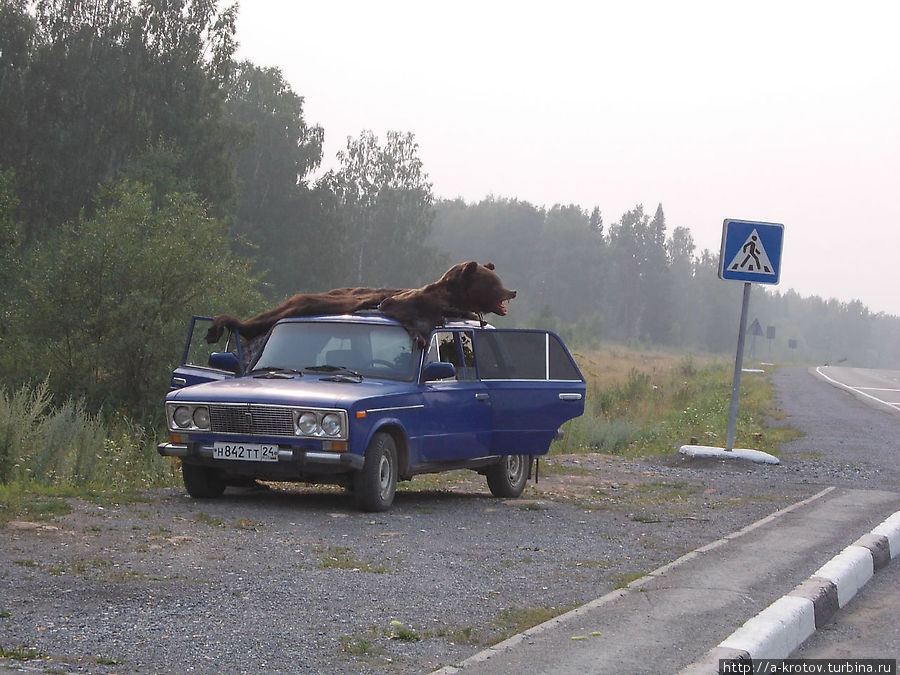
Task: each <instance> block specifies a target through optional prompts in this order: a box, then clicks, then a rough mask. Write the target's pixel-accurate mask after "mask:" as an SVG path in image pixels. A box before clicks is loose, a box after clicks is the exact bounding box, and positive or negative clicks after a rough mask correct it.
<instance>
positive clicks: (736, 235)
mask: <svg viewBox="0 0 900 675" xmlns="http://www.w3.org/2000/svg"><path fill="white" fill-rule="evenodd" d="M783 240H784V225H781V224H779V223H760V222H755V221H752V220H734V219H731V218H729V219H727V220H726V221H725V222H724V223H723V224H722V250H721V252H720V253H719V278H721V279H730V280H733V281H752V282H754V283H757V284H777V283H778V281H779V279H780V277H781V244H782V242H783Z"/></svg>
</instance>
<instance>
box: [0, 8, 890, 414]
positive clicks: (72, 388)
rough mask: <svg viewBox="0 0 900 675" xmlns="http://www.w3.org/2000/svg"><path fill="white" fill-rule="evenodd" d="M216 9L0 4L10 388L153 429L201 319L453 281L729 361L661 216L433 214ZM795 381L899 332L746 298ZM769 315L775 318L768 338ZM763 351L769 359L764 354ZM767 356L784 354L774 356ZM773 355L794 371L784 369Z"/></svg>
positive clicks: (404, 154) (691, 267)
mask: <svg viewBox="0 0 900 675" xmlns="http://www.w3.org/2000/svg"><path fill="white" fill-rule="evenodd" d="M237 11H238V10H237V7H236V6H234V5H232V6H222V5H220V3H218V2H216V0H139V1H137V2H133V1H132V0H106V1H105V2H102V3H100V2H96V0H37V1H36V2H27V1H26V0H2V1H0V313H2V314H0V375H2V378H3V382H4V383H5V384H6V385H7V386H11V387H15V386H19V385H22V384H26V383H34V382H35V381H42V380H47V381H48V383H49V386H50V388H51V390H52V391H54V392H56V394H57V395H58V396H59V397H69V396H71V397H75V398H79V399H84V400H85V401H87V402H88V404H89V405H90V406H91V407H92V409H105V410H107V411H122V412H125V413H127V414H129V415H133V416H141V415H145V414H150V415H152V414H156V411H157V409H158V408H159V401H160V399H161V397H162V394H163V392H164V391H165V389H166V382H167V379H168V372H169V370H170V368H171V365H172V361H173V360H174V359H176V358H177V356H178V354H179V352H180V348H179V345H180V344H181V342H182V340H183V337H184V336H183V333H184V329H185V326H186V324H187V321H188V319H189V316H190V315H191V314H194V313H196V314H215V313H220V312H228V313H232V314H237V315H250V314H252V313H256V312H258V311H260V310H261V309H263V308H265V307H267V306H268V305H270V304H271V303H273V302H277V301H280V300H281V299H283V298H284V297H286V296H288V295H291V294H293V293H296V292H301V291H305V292H316V291H322V290H327V289H329V288H335V287H341V286H355V285H365V286H392V287H414V286H419V285H422V284H424V283H426V282H428V281H431V280H433V279H435V278H436V277H437V276H439V275H440V274H441V273H442V272H443V271H444V270H445V269H446V268H447V267H449V266H450V264H452V263H454V262H458V261H461V260H470V259H474V260H479V261H481V262H487V261H489V260H490V261H493V262H495V263H496V264H497V266H498V271H499V272H500V274H501V276H502V277H503V279H504V281H505V282H506V283H507V285H508V286H511V287H516V288H518V290H519V299H517V300H516V301H515V303H514V305H513V312H512V315H511V317H509V318H508V319H506V320H500V322H502V321H507V322H509V321H514V322H517V323H521V324H526V323H531V324H540V325H548V326H550V327H555V328H557V329H558V330H559V331H560V332H563V333H564V334H566V336H567V337H569V338H570V339H573V340H575V341H583V342H589V341H594V340H604V341H632V342H640V343H643V344H648V345H649V344H652V345H668V346H672V347H679V348H691V349H704V350H711V351H716V352H718V351H727V350H730V349H733V345H734V337H735V335H736V328H737V327H736V321H737V318H736V316H737V312H738V311H739V288H737V287H738V286H739V285H737V284H728V283H725V282H720V281H719V280H718V279H716V274H715V270H716V266H717V260H716V256H715V255H713V254H712V253H710V252H709V251H699V252H698V251H696V250H695V246H694V243H693V240H692V238H691V234H690V231H689V230H688V229H687V228H685V227H675V228H674V229H672V230H671V232H670V231H669V228H668V227H667V223H666V220H665V214H664V211H663V208H662V206H659V207H658V208H657V209H656V211H655V213H654V214H653V215H650V214H649V213H645V212H644V210H643V207H642V206H640V205H637V206H635V208H634V209H632V210H631V211H629V212H627V213H626V214H623V215H622V216H621V217H620V218H619V219H618V220H617V221H615V222H612V223H609V224H608V225H607V224H605V223H604V221H603V218H602V215H601V212H600V210H599V208H598V207H594V208H593V209H591V210H587V209H583V208H582V207H580V206H577V205H569V206H562V205H555V206H553V207H551V208H545V207H541V206H535V205H532V204H529V203H528V202H524V201H520V200H516V199H507V198H486V199H484V200H482V201H481V202H477V203H466V202H464V201H462V200H459V199H457V200H442V199H438V198H436V197H435V195H434V189H433V185H432V183H431V182H430V179H429V177H428V173H427V171H426V167H425V166H424V165H423V163H422V161H421V159H420V158H419V154H418V147H417V144H416V141H415V137H414V135H413V134H412V133H409V132H399V131H391V132H388V133H387V134H386V135H385V136H384V137H383V138H379V137H378V136H376V135H375V134H374V133H372V132H371V131H367V130H362V131H361V132H360V134H359V135H358V136H357V137H356V138H348V139H347V142H346V145H345V147H344V149H343V150H341V151H340V152H339V153H338V155H337V158H336V159H337V162H336V168H335V169H333V170H330V171H327V172H324V173H322V172H321V171H320V167H321V164H322V159H323V150H322V147H323V140H324V134H325V130H324V129H323V128H322V127H321V126H319V125H316V124H311V123H309V122H307V120H306V118H305V112H304V99H303V97H302V96H301V95H300V94H298V93H296V92H295V91H293V90H292V88H291V86H290V85H289V84H288V83H287V82H286V81H285V80H284V78H283V76H282V73H281V71H280V70H278V69H277V68H272V67H262V66H259V65H256V64H253V63H251V62H248V61H244V62H236V61H235V59H234V53H235V47H236V39H237V36H236V29H235V22H236V18H237ZM754 298H755V300H754V303H757V304H756V306H758V308H759V313H760V315H761V317H760V318H761V320H762V321H764V323H768V324H776V325H777V326H778V327H779V328H778V330H779V333H778V334H779V336H782V335H783V336H784V337H785V340H786V339H787V336H788V335H790V336H793V337H794V339H795V340H796V341H797V344H798V345H799V347H798V349H797V350H796V352H795V353H796V357H797V358H796V360H826V359H835V360H836V359H839V358H847V359H850V360H851V361H853V362H858V363H861V364H873V365H874V364H878V365H883V364H885V363H889V362H891V360H894V362H896V360H897V357H898V354H897V347H896V346H895V345H897V344H898V341H897V340H896V339H894V338H896V334H897V332H898V325H897V320H896V319H895V318H894V317H887V316H884V315H873V314H871V313H869V312H868V310H867V309H866V308H865V307H864V306H862V305H861V304H860V303H849V304H848V303H839V302H837V301H833V300H831V301H823V300H821V299H819V298H800V297H799V296H797V295H796V294H795V293H793V292H791V291H788V292H787V293H784V294H781V293H778V292H776V293H762V292H761V293H757V294H755V296H754ZM763 315H764V316H765V318H763ZM771 346H772V345H771V344H770V345H769V347H770V348H771ZM779 348H780V347H779ZM782 351H783V353H779V356H780V357H782V358H790V357H792V356H793V355H794V353H792V352H788V351H787V350H786V348H785V349H784V350H782Z"/></svg>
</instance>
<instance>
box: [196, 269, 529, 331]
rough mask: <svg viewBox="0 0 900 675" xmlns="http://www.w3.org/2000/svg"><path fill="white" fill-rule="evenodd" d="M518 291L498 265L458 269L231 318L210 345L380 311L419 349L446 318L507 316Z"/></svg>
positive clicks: (217, 326) (220, 322) (303, 297)
mask: <svg viewBox="0 0 900 675" xmlns="http://www.w3.org/2000/svg"><path fill="white" fill-rule="evenodd" d="M515 297H516V291H514V290H510V289H508V288H506V287H505V286H504V285H503V282H502V281H501V280H500V277H499V275H498V274H497V273H496V272H495V271H494V263H487V264H486V265H480V264H479V263H477V262H475V261H471V262H466V263H459V264H457V265H454V266H453V267H451V268H450V269H449V270H447V271H446V272H444V274H443V275H442V276H441V278H440V279H438V280H437V281H436V282H434V283H432V284H428V285H427V286H423V287H422V288H414V289H396V288H336V289H334V290H331V291H328V292H327V293H299V294H297V295H295V296H293V297H291V298H289V299H288V300H286V301H285V302H283V303H282V304H281V305H279V306H278V307H276V308H274V309H271V310H269V311H267V312H263V313H262V314H258V315H257V316H254V317H252V318H250V319H247V320H246V321H240V320H239V319H236V318H235V317H233V316H229V315H227V314H219V315H217V316H215V317H213V325H212V326H211V327H210V328H209V331H207V333H206V341H207V342H209V343H215V342H218V341H219V338H221V337H222V333H223V332H224V330H225V329H226V328H230V329H232V330H236V331H237V332H238V334H239V335H240V336H241V337H243V338H245V339H247V340H252V339H253V338H255V337H258V336H260V335H264V334H266V333H268V332H269V330H270V329H271V328H272V326H273V325H275V323H276V322H278V321H279V320H281V319H284V318H287V317H291V316H312V315H315V314H350V313H352V312H356V311H358V310H361V309H375V308H378V309H379V310H381V312H382V313H383V314H385V315H386V316H390V317H392V318H394V319H397V321H399V322H400V323H401V324H402V325H403V326H404V328H406V330H407V332H409V334H410V336H411V337H412V338H413V340H415V341H416V342H417V343H418V344H424V343H425V340H426V339H427V337H428V334H429V333H430V332H431V330H432V328H434V327H435V326H437V325H439V324H441V323H442V322H443V318H444V316H445V315H450V316H466V317H471V318H474V317H475V316H476V315H481V314H484V313H486V312H494V313H495V314H499V315H501V316H503V315H505V314H506V311H507V310H506V306H505V305H504V304H503V303H504V302H506V301H507V300H511V299H512V298H515Z"/></svg>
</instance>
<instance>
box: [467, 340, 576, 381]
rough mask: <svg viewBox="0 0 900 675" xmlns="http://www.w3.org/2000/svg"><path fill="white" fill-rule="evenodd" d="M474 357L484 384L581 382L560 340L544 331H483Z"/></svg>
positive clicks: (476, 345)
mask: <svg viewBox="0 0 900 675" xmlns="http://www.w3.org/2000/svg"><path fill="white" fill-rule="evenodd" d="M475 357H476V361H477V362H478V372H479V374H480V376H481V379H483V380H567V381H576V380H577V381H581V379H582V378H581V374H580V373H579V372H578V369H577V368H576V367H575V364H574V363H573V362H572V359H571V357H570V356H569V354H568V352H567V351H566V348H565V347H564V346H563V345H562V343H561V342H560V340H559V338H558V337H556V336H555V335H553V334H551V333H547V332H544V331H522V330H516V331H504V330H492V331H482V332H480V333H479V334H478V339H477V340H476V342H475Z"/></svg>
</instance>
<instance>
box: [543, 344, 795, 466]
mask: <svg viewBox="0 0 900 675" xmlns="http://www.w3.org/2000/svg"><path fill="white" fill-rule="evenodd" d="M575 357H576V360H577V361H578V363H579V366H580V367H581V370H582V372H583V373H584V375H585V377H586V378H587V380H588V390H587V395H586V403H585V414H584V415H583V416H582V417H580V418H578V419H575V420H572V421H570V422H568V423H567V424H566V426H565V427H564V431H565V435H564V437H563V438H562V439H561V440H558V441H556V442H555V443H554V444H553V446H552V447H551V455H553V454H555V455H559V454H568V453H585V452H602V453H608V454H615V455H622V456H626V457H635V458H639V457H654V456H661V455H666V454H669V453H672V452H675V451H677V450H678V448H680V447H681V446H682V445H687V444H694V445H710V446H717V447H722V446H724V445H725V439H726V435H727V429H728V418H729V412H730V406H731V392H732V381H733V376H734V365H733V362H729V361H727V360H726V359H724V358H713V357H694V356H691V355H687V356H685V355H683V354H676V353H667V352H650V351H638V350H630V349H626V348H624V347H611V348H606V349H601V350H592V351H588V352H579V351H576V352H575ZM778 417H779V413H778V410H777V407H776V403H775V398H774V391H773V389H772V387H771V385H770V384H769V381H768V379H767V378H766V376H765V374H759V373H744V374H743V376H742V377H741V391H740V400H739V405H738V416H737V423H736V426H735V447H741V448H752V449H754V450H762V451H764V452H768V453H771V454H775V455H777V454H778V453H777V446H778V445H779V444H781V443H784V442H787V441H789V440H791V439H793V438H795V437H796V433H797V432H796V431H794V430H792V429H790V428H788V427H784V426H773V424H772V423H773V422H774V421H776V420H777V419H778Z"/></svg>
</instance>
